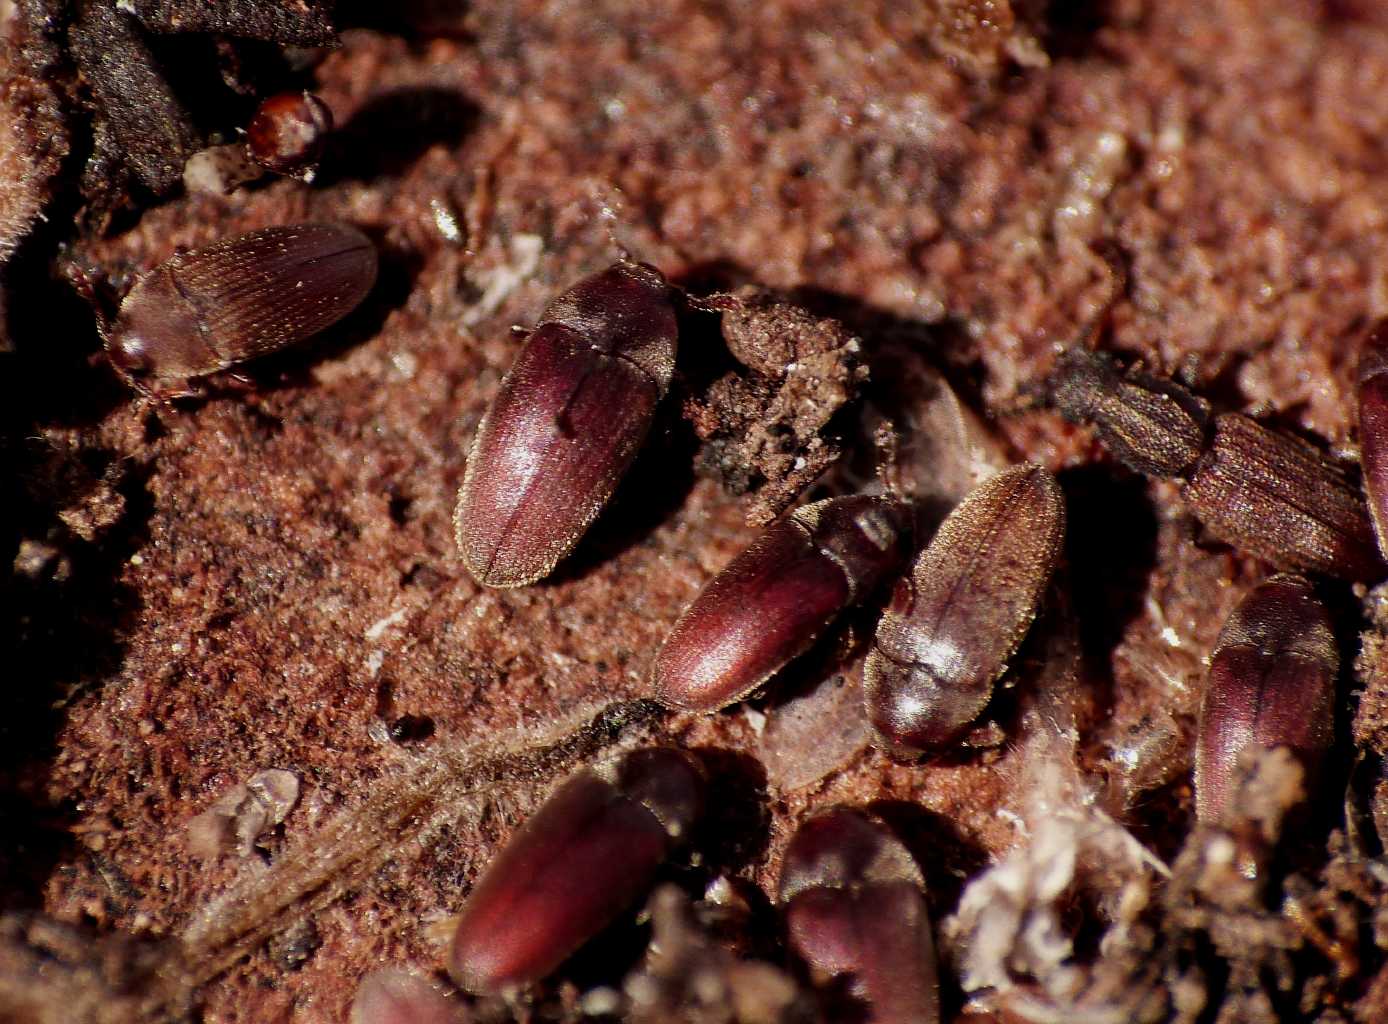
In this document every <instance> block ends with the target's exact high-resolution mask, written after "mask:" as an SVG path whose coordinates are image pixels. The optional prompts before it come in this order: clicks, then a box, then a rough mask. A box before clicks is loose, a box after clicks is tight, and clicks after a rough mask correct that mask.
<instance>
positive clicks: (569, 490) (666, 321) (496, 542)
mask: <svg viewBox="0 0 1388 1024" xmlns="http://www.w3.org/2000/svg"><path fill="white" fill-rule="evenodd" d="M676 336H677V331H676V324H675V309H674V305H673V303H672V301H671V292H670V286H669V284H668V283H667V282H666V280H665V278H664V277H663V276H662V275H661V273H660V271H658V270H656V269H655V268H654V267H651V266H647V265H646V264H644V263H629V262H626V261H623V262H621V263H617V264H615V265H613V266H612V267H610V268H609V269H607V270H604V271H603V272H602V273H600V274H595V275H593V276H592V277H589V278H586V279H584V280H582V281H580V282H579V283H578V284H576V285H574V286H573V287H572V288H570V289H569V290H568V291H567V292H565V293H564V294H563V295H561V296H559V297H558V298H557V299H555V300H554V301H553V302H552V303H550V305H549V308H547V309H546V310H545V312H544V315H543V316H542V317H541V318H540V323H539V325H538V326H537V327H536V328H535V332H534V333H533V334H531V336H530V338H529V339H528V340H527V341H526V343H525V346H524V347H523V348H522V349H521V352H520V354H519V355H518V356H517V357H516V361H515V363H514V364H513V365H512V367H511V370H510V372H509V373H507V374H506V378H505V379H504V380H503V381H502V382H501V389H500V391H498V392H497V395H496V397H495V398H494V399H492V404H491V407H490V408H489V409H488V410H487V413H486V415H485V416H484V417H483V418H482V423H481V425H480V426H479V427H478V429H477V439H476V441H474V443H473V447H472V454H471V455H470V456H469V457H468V463H467V472H466V474H465V475H464V477H463V486H462V489H461V490H459V492H458V508H457V512H456V513H455V515H454V529H455V531H456V533H457V541H458V550H459V552H460V553H461V554H462V557H463V563H464V564H465V565H466V566H467V568H468V571H469V572H471V573H472V575H473V576H475V577H476V578H477V580H478V581H479V582H480V583H483V584H485V585H486V586H489V587H519V586H523V585H525V584H527V583H533V582H535V581H536V580H538V579H540V578H541V577H543V576H547V575H548V574H549V573H550V572H551V571H552V570H553V569H554V567H555V565H557V564H558V563H559V560H560V559H561V558H563V557H564V556H565V555H566V554H568V553H569V551H570V550H572V548H573V546H574V545H575V544H577V543H578V540H579V538H580V537H582V536H583V533H584V531H586V530H587V529H588V527H589V526H590V525H591V524H592V522H593V520H594V519H595V518H596V517H597V514H598V513H599V512H600V511H601V510H602V507H603V506H604V505H605V504H607V500H608V499H609V498H610V497H611V496H612V492H613V491H614V490H615V489H616V487H617V483H618V481H620V480H621V478H622V475H623V474H624V473H625V472H626V471H627V468H628V467H629V466H630V465H631V462H632V459H634V458H635V457H636V453H637V450H638V449H639V448H640V447H641V442H642V441H643V440H644V439H645V437H646V432H647V431H648V430H649V429H650V425H651V419H652V417H653V416H654V414H655V407H656V405H657V404H658V403H659V402H660V400H661V398H663V397H664V396H665V392H666V391H667V390H668V389H669V386H670V377H671V375H672V374H673V373H674V368H675V342H676Z"/></svg>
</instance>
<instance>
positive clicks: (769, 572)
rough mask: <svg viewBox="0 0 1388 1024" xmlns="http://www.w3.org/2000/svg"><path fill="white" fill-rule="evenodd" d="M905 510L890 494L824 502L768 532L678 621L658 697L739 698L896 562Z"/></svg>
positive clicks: (710, 704)
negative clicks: (887, 495)
mask: <svg viewBox="0 0 1388 1024" xmlns="http://www.w3.org/2000/svg"><path fill="white" fill-rule="evenodd" d="M909 529H910V511H909V509H908V508H907V507H906V506H905V505H904V504H903V503H902V502H900V501H897V500H896V499H895V498H890V497H869V496H865V495H855V496H852V497H845V498H828V499H826V500H824V501H818V502H815V503H814V504H812V505H806V506H804V507H803V508H799V509H796V510H795V511H794V512H792V513H791V514H789V515H788V516H785V517H784V518H782V519H781V520H779V521H778V522H776V523H773V524H772V525H771V526H769V527H767V529H766V530H764V531H763V532H762V534H761V535H760V536H759V537H758V538H757V539H756V540H755V541H753V543H752V545H751V546H750V547H748V548H747V550H745V551H743V552H742V554H740V555H738V556H737V557H736V558H735V559H733V561H732V562H731V563H729V565H728V566H727V568H725V569H724V570H723V571H722V572H721V573H719V574H718V576H717V577H715V578H714V579H713V581H712V582H711V583H709V585H708V586H707V587H705V588H704V590H703V592H702V593H701V594H700V595H699V596H698V598H697V599H696V600H695V601H694V603H693V604H692V605H690V606H689V608H688V609H686V611H685V612H684V614H683V615H682V616H680V620H679V622H678V623H676V624H675V628H674V630H673V631H672V632H671V634H670V637H669V639H667V640H666V641H665V645H664V646H663V647H662V648H661V650H660V654H659V655H658V656H657V657H656V662H655V670H654V672H653V685H654V688H655V697H656V699H657V700H659V701H660V702H661V703H662V704H664V705H666V706H667V707H672V708H679V709H681V710H686V711H713V710H716V709H717V708H721V707H724V706H726V705H728V704H731V703H733V702H734V701H737V700H740V699H742V698H743V697H745V696H746V695H747V694H748V693H750V692H751V691H752V690H754V689H756V688H757V687H758V686H760V685H761V684H762V683H763V682H765V681H766V680H767V679H768V678H770V677H771V676H772V675H773V674H775V673H776V672H777V671H778V670H780V668H781V667H782V666H783V665H785V664H786V663H787V662H788V661H790V660H791V659H792V658H794V657H796V656H797V655H799V654H802V653H804V651H805V650H806V649H807V648H809V646H810V645H811V644H812V643H813V642H814V639H815V637H816V636H818V635H819V633H820V632H821V631H822V630H823V629H824V627H825V626H826V625H827V624H828V623H829V622H830V621H831V620H833V618H834V617H835V616H837V615H838V614H839V612H840V611H842V610H843V609H844V608H845V607H846V606H847V605H849V604H853V603H855V602H857V601H861V600H862V599H864V598H865V597H867V596H868V595H869V594H871V593H872V592H873V590H875V589H876V587H877V585H878V583H879V582H880V581H881V579H882V578H883V576H884V575H886V574H887V573H888V572H890V571H892V570H893V569H895V568H896V566H897V565H898V564H899V563H900V562H901V560H902V558H903V556H904V554H905V551H904V540H905V537H906V535H907V534H908V532H909Z"/></svg>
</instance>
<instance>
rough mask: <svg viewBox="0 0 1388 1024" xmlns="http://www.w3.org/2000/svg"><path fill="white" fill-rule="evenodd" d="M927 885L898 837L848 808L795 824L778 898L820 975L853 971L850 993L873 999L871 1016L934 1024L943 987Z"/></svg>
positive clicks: (883, 1021) (793, 941) (874, 1020)
mask: <svg viewBox="0 0 1388 1024" xmlns="http://www.w3.org/2000/svg"><path fill="white" fill-rule="evenodd" d="M924 888H925V883H924V881H923V880H922V878H921V873H920V869H919V868H918V867H917V866H916V863H915V861H914V860H912V858H911V855H910V853H909V852H907V850H906V847H905V846H903V845H902V844H901V842H900V841H899V840H898V839H897V838H896V837H895V836H893V835H892V834H891V833H890V832H888V831H887V830H886V829H885V828H884V827H883V826H881V825H879V824H877V823H876V822H874V821H872V820H870V819H869V818H867V817H866V816H865V815H863V814H862V813H861V812H859V811H855V810H851V809H848V808H838V809H835V810H832V811H827V812H825V813H823V814H820V815H817V816H816V817H814V818H811V819H810V820H809V821H807V822H805V824H804V825H802V826H800V829H799V831H798V832H796V833H795V837H794V838H793V839H792V840H791V841H790V846H789V847H787V848H786V853H785V858H784V860H783V861H782V862H781V881H780V886H779V893H778V900H779V902H780V904H781V906H782V908H783V912H784V914H785V920H786V931H787V933H788V938H789V940H790V945H791V946H792V947H793V948H794V949H795V951H796V952H797V953H799V954H800V956H801V957H803V958H804V960H805V962H806V963H808V964H809V966H810V968H811V970H812V971H813V973H814V975H815V976H816V980H818V981H827V980H829V979H831V978H833V977H835V976H837V975H841V974H848V975H851V983H850V992H851V994H852V995H853V996H854V997H855V998H857V999H861V1000H862V1001H863V1003H865V1004H866V1007H867V1014H866V1016H864V1017H863V1018H862V1019H863V1020H865V1021H869V1022H871V1024H933V1022H936V1021H938V1020H939V1019H940V993H939V982H938V980H937V971H936V965H935V943H934V939H933V938H932V936H931V933H930V918H929V916H928V914H927V913H926V907H925V899H924V894H923V893H924ZM855 1019H856V1018H855Z"/></svg>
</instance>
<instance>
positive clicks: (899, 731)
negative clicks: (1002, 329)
mask: <svg viewBox="0 0 1388 1024" xmlns="http://www.w3.org/2000/svg"><path fill="white" fill-rule="evenodd" d="M1064 535H1065V499H1064V496H1063V495H1062V494H1061V493H1060V487H1059V486H1058V485H1057V484H1056V482H1055V478H1054V477H1052V476H1051V474H1050V473H1048V472H1046V470H1045V469H1043V468H1042V467H1040V466H1037V465H1025V466H1016V467H1014V468H1012V469H1009V470H1005V471H1004V472H1002V473H999V474H997V475H996V476H994V477H992V478H990V479H988V480H986V481H984V482H983V483H982V484H980V485H979V486H978V487H976V488H974V490H973V491H972V492H971V493H970V494H969V496H968V497H967V498H965V499H964V500H963V501H962V502H961V503H960V504H959V506H958V507H957V508H956V509H955V510H954V511H953V512H951V513H950V514H949V516H948V518H946V519H945V521H944V522H943V523H942V524H941V525H940V529H939V531H938V532H937V533H936V534H935V537H934V539H933V540H931V542H930V546H929V547H928V548H927V549H926V550H925V551H924V552H922V553H921V555H920V557H919V558H917V559H916V564H915V567H914V568H913V569H912V570H911V576H910V578H909V580H903V581H902V583H901V584H900V585H899V586H898V587H897V591H896V594H895V595H893V598H892V603H891V606H890V607H889V608H888V609H887V611H886V612H885V613H884V614H883V616H882V620H881V622H879V623H878V626H877V636H876V639H875V640H874V642H873V647H872V650H871V651H870V652H869V654H868V657H867V662H866V663H865V665H864V667H863V697H864V701H865V703H866V706H867V712H868V717H869V718H870V719H871V720H872V724H873V727H874V728H876V729H877V731H878V733H879V734H880V735H881V736H882V737H884V738H885V739H886V741H887V743H888V745H889V747H890V748H891V749H892V750H893V752H895V753H899V754H905V755H914V754H919V753H921V752H923V751H926V750H930V749H934V748H938V747H940V746H942V745H943V744H945V743H948V742H949V741H950V740H952V739H954V738H955V737H956V736H958V735H959V733H960V732H962V731H963V730H964V728H965V727H966V726H967V725H968V724H969V723H970V722H972V721H973V720H974V719H975V718H976V717H978V714H979V713H980V712H981V711H982V710H983V709H984V707H985V706H986V705H987V704H988V701H989V700H990V699H991V697H992V694H993V683H994V682H996V681H997V679H998V677H999V676H1001V675H1002V673H1003V670H1004V669H1006V668H1007V660H1008V659H1009V658H1010V657H1012V654H1013V652H1014V651H1016V649H1017V646H1018V645H1019V644H1020V643H1021V642H1022V637H1024V636H1025V635H1026V633H1027V630H1028V629H1029V628H1030V627H1031V620H1032V619H1033V618H1034V617H1035V616H1036V608H1037V605H1038V603H1039V602H1040V600H1041V594H1042V592H1043V591H1044V590H1045V589H1046V585H1047V583H1049V582H1050V578H1051V573H1052V572H1053V571H1054V569H1055V563H1056V559H1057V558H1058V557H1059V555H1060V546H1061V541H1062V540H1063V538H1064Z"/></svg>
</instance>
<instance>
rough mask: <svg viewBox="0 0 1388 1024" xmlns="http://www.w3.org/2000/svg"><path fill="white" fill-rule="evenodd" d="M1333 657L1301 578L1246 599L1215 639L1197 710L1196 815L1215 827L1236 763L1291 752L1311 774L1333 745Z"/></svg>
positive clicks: (1277, 580)
mask: <svg viewBox="0 0 1388 1024" xmlns="http://www.w3.org/2000/svg"><path fill="white" fill-rule="evenodd" d="M1338 671H1339V654H1338V651H1337V649H1336V646H1335V634H1334V631H1333V630H1332V628H1331V624H1330V616H1329V615H1328V614H1327V612H1326V610H1325V606H1324V605H1322V604H1321V602H1320V601H1319V600H1318V599H1317V598H1316V595H1315V592H1314V591H1313V590H1312V589H1311V586H1310V584H1309V583H1307V582H1306V580H1304V579H1302V578H1301V577H1300V576H1293V575H1278V576H1273V577H1272V578H1271V579H1268V580H1266V581H1264V582H1263V583H1261V584H1259V585H1258V586H1257V587H1254V588H1253V590H1252V591H1250V592H1249V594H1248V596H1247V597H1245V598H1244V599H1243V601H1242V602H1241V603H1240V604H1239V606H1238V607H1237V608H1236V609H1234V613H1233V614H1232V615H1230V616H1229V620H1228V621H1227V622H1226V623H1225V624H1224V629H1223V630H1222V631H1221V632H1220V634H1219V640H1218V642H1217V643H1216V644H1215V650H1214V655H1213V656H1212V657H1211V659H1210V675H1209V681H1208V683H1207V684H1206V689H1205V697H1204V701H1203V703H1202V704H1201V706H1200V728H1199V735H1198V737H1197V740H1196V747H1195V801H1196V813H1197V815H1198V816H1199V818H1200V819H1201V820H1202V821H1218V820H1219V818H1220V816H1221V815H1222V814H1223V812H1224V809H1225V807H1226V805H1227V803H1228V801H1229V798H1230V796H1231V795H1232V788H1233V785H1234V782H1235V781H1236V778H1237V769H1238V761H1239V755H1240V754H1241V753H1242V752H1243V751H1244V750H1246V749H1248V748H1249V747H1279V746H1285V747H1290V748H1291V749H1292V751H1293V752H1294V753H1296V754H1297V755H1298V756H1299V757H1300V758H1301V759H1302V762H1303V764H1304V765H1305V766H1306V768H1307V770H1308V771H1314V770H1315V767H1316V764H1317V763H1318V761H1319V759H1320V757H1321V755H1322V754H1323V753H1324V752H1325V751H1326V750H1327V749H1329V747H1330V745H1331V743H1332V742H1333V741H1334V728H1333V716H1334V701H1335V676H1336V674H1337V672H1338Z"/></svg>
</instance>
